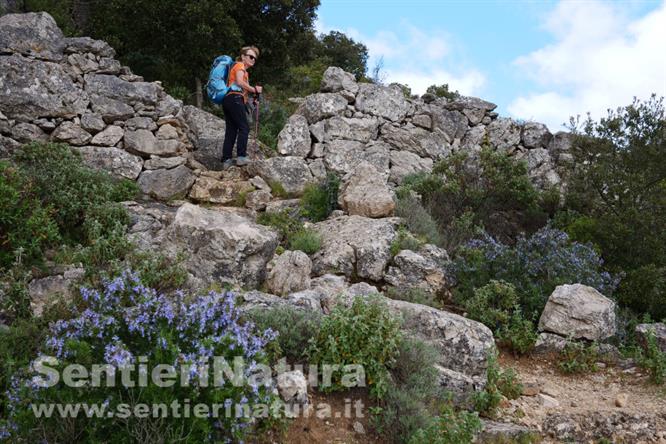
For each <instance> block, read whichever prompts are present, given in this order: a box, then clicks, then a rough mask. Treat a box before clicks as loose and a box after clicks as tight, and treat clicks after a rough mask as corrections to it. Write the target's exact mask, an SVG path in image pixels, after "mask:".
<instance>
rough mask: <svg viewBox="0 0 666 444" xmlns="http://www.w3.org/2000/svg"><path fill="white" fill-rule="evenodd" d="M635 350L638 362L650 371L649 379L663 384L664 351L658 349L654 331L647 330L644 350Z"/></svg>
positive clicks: (664, 368) (664, 376) (665, 374)
mask: <svg viewBox="0 0 666 444" xmlns="http://www.w3.org/2000/svg"><path fill="white" fill-rule="evenodd" d="M637 350H638V352H637V354H636V355H637V358H638V359H637V360H638V363H639V365H640V366H641V367H643V368H645V369H647V371H648V372H649V373H650V380H651V381H652V382H653V383H655V384H658V385H661V384H663V383H664V380H665V379H666V353H664V352H662V351H661V350H660V349H659V344H658V343H657V338H656V336H655V334H654V331H648V333H647V337H646V343H645V347H644V350H641V349H637Z"/></svg>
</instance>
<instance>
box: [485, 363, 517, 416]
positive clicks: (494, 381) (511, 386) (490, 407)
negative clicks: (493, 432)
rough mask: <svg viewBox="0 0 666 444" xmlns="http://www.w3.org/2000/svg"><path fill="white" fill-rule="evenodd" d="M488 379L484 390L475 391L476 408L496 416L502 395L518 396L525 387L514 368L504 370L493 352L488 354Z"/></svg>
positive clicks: (508, 396)
mask: <svg viewBox="0 0 666 444" xmlns="http://www.w3.org/2000/svg"><path fill="white" fill-rule="evenodd" d="M487 375H488V381H487V383H486V387H485V388H484V389H483V391H480V392H476V393H474V396H473V400H474V408H475V409H476V410H477V411H478V412H479V413H480V414H482V415H484V416H488V417H491V418H492V417H494V416H495V415H496V414H497V407H498V406H499V403H500V401H501V400H502V397H503V396H504V397H506V398H507V399H516V398H518V397H519V396H520V395H521V393H522V391H523V387H522V385H521V384H520V382H519V381H518V377H517V375H516V372H515V371H514V370H513V369H506V370H502V369H501V368H500V366H499V365H498V364H497V355H496V354H495V353H491V354H490V355H489V356H488V370H487Z"/></svg>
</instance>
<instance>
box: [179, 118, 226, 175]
mask: <svg viewBox="0 0 666 444" xmlns="http://www.w3.org/2000/svg"><path fill="white" fill-rule="evenodd" d="M183 115H184V117H185V121H186V122H187V125H188V126H189V129H190V139H191V140H192V143H193V144H194V149H195V151H194V153H193V154H194V158H195V159H196V160H197V161H198V162H201V163H202V164H203V165H205V166H206V167H208V168H209V169H214V168H215V169H219V168H220V167H221V164H222V163H221V159H222V142H223V141H224V132H225V130H226V124H225V122H224V119H220V118H219V117H217V116H215V115H213V114H211V113H208V112H206V111H204V110H201V109H199V108H197V107H196V106H192V105H186V106H184V107H183Z"/></svg>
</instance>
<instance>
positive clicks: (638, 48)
mask: <svg viewBox="0 0 666 444" xmlns="http://www.w3.org/2000/svg"><path fill="white" fill-rule="evenodd" d="M622 7H627V4H626V3H625V4H623V3H615V4H609V3H602V2H600V1H585V2H573V1H566V0H562V1H561V2H560V3H559V4H558V6H557V7H556V8H555V9H554V10H553V11H552V13H551V14H550V16H549V17H547V18H546V20H545V22H544V28H545V29H546V30H548V31H549V32H550V33H552V34H553V36H554V37H555V39H556V40H555V42H554V43H553V44H551V45H548V46H545V47H543V48H541V49H539V50H537V51H534V52H532V53H530V54H527V55H525V56H522V57H519V58H518V59H516V60H515V62H514V64H515V66H516V67H517V68H519V69H520V70H522V71H523V72H524V73H525V74H526V75H527V76H528V77H530V78H531V79H532V80H534V81H535V82H536V84H537V86H538V89H537V90H535V91H532V92H530V93H527V94H526V95H523V96H520V97H518V98H516V99H515V100H513V101H512V103H511V104H510V105H509V106H508V110H509V113H511V114H512V115H513V116H514V117H517V118H521V119H528V120H536V121H540V122H544V123H546V124H547V125H548V126H549V127H550V129H551V130H560V129H562V127H561V126H560V125H561V124H562V123H563V122H567V121H568V120H569V116H572V115H574V116H575V115H578V114H585V113H586V112H588V111H589V112H590V113H591V114H592V116H593V118H595V119H598V118H599V117H602V116H604V115H605V114H606V110H607V109H608V108H616V107H618V106H623V105H628V104H629V103H631V101H632V99H633V97H634V96H636V97H638V98H641V99H646V98H648V97H649V96H650V94H651V93H657V94H658V95H665V96H666V56H665V55H664V54H665V53H664V49H663V45H664V42H666V1H665V2H664V3H662V4H661V5H660V6H659V7H658V8H657V9H656V10H654V11H652V12H650V13H648V14H647V15H645V16H644V17H642V18H640V19H636V20H633V21H632V20H630V19H628V18H627V16H626V11H625V10H623V9H621V8H622Z"/></svg>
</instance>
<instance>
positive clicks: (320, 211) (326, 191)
mask: <svg viewBox="0 0 666 444" xmlns="http://www.w3.org/2000/svg"><path fill="white" fill-rule="evenodd" d="M339 189H340V178H339V177H338V176H337V175H335V174H334V173H328V175H327V176H326V179H324V180H323V181H322V182H321V183H319V184H317V185H314V184H310V185H307V186H306V187H305V190H304V191H303V197H301V209H302V212H301V213H302V214H303V216H305V217H307V218H308V219H310V220H312V221H313V222H319V221H322V220H324V219H326V218H327V217H328V216H329V215H330V214H331V212H333V210H335V209H336V208H337V206H338V191H339Z"/></svg>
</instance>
